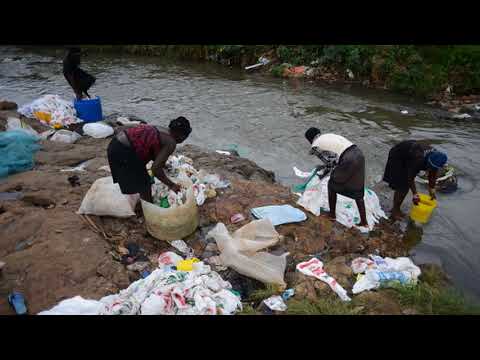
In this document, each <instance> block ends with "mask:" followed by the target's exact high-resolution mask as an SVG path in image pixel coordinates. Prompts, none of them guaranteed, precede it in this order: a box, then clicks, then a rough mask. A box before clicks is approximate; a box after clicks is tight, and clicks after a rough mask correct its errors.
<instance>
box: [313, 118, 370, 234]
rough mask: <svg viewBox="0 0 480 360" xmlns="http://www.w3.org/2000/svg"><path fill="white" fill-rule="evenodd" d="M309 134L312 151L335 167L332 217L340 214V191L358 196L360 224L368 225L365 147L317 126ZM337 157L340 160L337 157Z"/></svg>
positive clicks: (330, 195) (331, 183)
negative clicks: (361, 148)
mask: <svg viewBox="0 0 480 360" xmlns="http://www.w3.org/2000/svg"><path fill="white" fill-rule="evenodd" d="M305 137H306V138H307V140H308V141H309V142H310V143H311V144H312V152H311V153H312V154H314V155H317V157H318V158H319V159H320V160H322V161H323V162H325V163H326V164H327V167H328V166H330V167H334V168H333V171H332V173H331V175H330V180H329V182H328V205H329V207H330V214H329V216H330V218H331V219H335V218H336V215H335V213H336V206H337V194H340V195H343V196H346V197H349V198H351V199H354V200H355V202H356V203H357V207H358V211H359V213H360V222H359V223H358V224H356V225H357V226H362V227H368V223H367V215H366V211H365V202H364V201H363V197H364V194H365V157H364V156H363V153H362V151H361V150H360V149H359V148H358V147H357V146H356V145H355V144H353V143H352V142H350V141H349V140H348V139H346V138H344V137H343V136H340V135H336V134H323V135H322V134H321V132H320V130H319V129H317V128H314V127H312V128H310V129H308V130H307V131H306V133H305ZM333 159H336V160H338V161H335V160H333Z"/></svg>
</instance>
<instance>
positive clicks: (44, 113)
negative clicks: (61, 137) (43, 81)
mask: <svg viewBox="0 0 480 360" xmlns="http://www.w3.org/2000/svg"><path fill="white" fill-rule="evenodd" d="M18 112H19V113H20V114H22V115H24V116H26V117H29V118H36V119H37V120H39V121H40V122H42V123H43V124H45V125H49V126H51V127H53V128H62V127H67V126H69V125H71V124H75V123H78V122H82V120H80V119H79V118H77V116H76V110H75V108H74V107H73V104H72V103H70V102H68V101H66V100H63V99H62V98H61V97H60V96H58V95H44V96H42V97H40V98H39V99H37V100H35V101H33V102H31V103H30V104H26V105H24V106H22V107H20V108H19V109H18Z"/></svg>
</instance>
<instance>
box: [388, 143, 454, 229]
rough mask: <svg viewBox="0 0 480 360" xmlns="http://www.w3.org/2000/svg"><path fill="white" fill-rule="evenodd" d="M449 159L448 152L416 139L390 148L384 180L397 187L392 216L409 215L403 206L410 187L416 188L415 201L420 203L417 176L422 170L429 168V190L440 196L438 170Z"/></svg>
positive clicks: (414, 191)
mask: <svg viewBox="0 0 480 360" xmlns="http://www.w3.org/2000/svg"><path fill="white" fill-rule="evenodd" d="M447 160H448V157H447V155H446V154H445V153H443V152H441V151H437V150H435V149H434V148H432V147H431V146H428V145H424V144H421V143H419V142H418V141H415V140H405V141H402V142H400V143H399V144H397V145H395V146H394V147H392V148H391V149H390V152H389V153H388V161H387V165H386V166H385V173H384V175H383V181H385V182H387V183H388V184H389V186H390V188H392V189H393V190H394V191H395V193H394V196H393V207H392V214H391V219H392V220H399V219H401V218H402V217H404V216H405V214H404V213H402V212H401V210H400V207H401V206H402V203H403V200H404V199H405V196H406V195H407V193H408V190H409V189H410V190H412V194H413V199H412V200H413V203H414V204H418V203H419V201H420V196H419V195H418V193H417V188H416V186H415V177H416V176H417V175H418V173H419V172H420V171H421V170H425V171H428V190H429V193H430V196H431V198H432V199H435V198H436V195H435V185H436V182H437V176H438V170H439V169H441V168H442V167H443V166H444V165H445V164H446V163H447Z"/></svg>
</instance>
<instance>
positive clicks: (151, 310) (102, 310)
mask: <svg viewBox="0 0 480 360" xmlns="http://www.w3.org/2000/svg"><path fill="white" fill-rule="evenodd" d="M166 255H168V254H166ZM174 255H175V254H174ZM179 259H181V260H183V259H182V258H181V257H179V256H178V255H175V256H174V257H172V256H171V254H170V255H168V256H163V257H160V258H159V260H160V261H159V268H158V269H156V270H154V271H153V272H152V273H151V274H150V275H148V276H147V277H146V278H144V279H140V280H137V281H135V282H133V283H132V284H130V286H129V287H128V288H127V289H124V290H122V291H120V292H119V293H118V294H114V295H109V296H105V297H103V298H102V299H100V300H99V301H95V300H84V299H82V298H80V297H75V298H72V299H68V300H64V301H62V302H60V303H59V304H58V305H56V306H54V307H53V308H52V309H50V310H47V311H42V312H40V313H39V315H67V314H68V315H70V314H86V313H88V314H96V315H231V314H234V313H235V312H236V311H237V310H241V309H242V303H241V301H240V298H239V297H238V296H236V295H235V294H234V293H233V292H232V291H231V284H230V283H229V282H228V281H224V280H223V279H222V277H221V276H220V275H219V274H218V273H216V272H214V271H211V269H210V266H208V265H205V264H204V263H203V262H198V263H195V264H194V269H193V271H189V272H183V271H177V270H172V267H171V266H170V265H172V264H171V262H172V261H175V260H179Z"/></svg>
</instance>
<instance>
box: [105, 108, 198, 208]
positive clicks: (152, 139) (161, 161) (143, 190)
mask: <svg viewBox="0 0 480 360" xmlns="http://www.w3.org/2000/svg"><path fill="white" fill-rule="evenodd" d="M191 132H192V128H191V127H190V122H189V121H188V120H187V119H186V118H184V117H179V118H177V119H175V120H172V121H171V122H170V125H169V126H168V129H166V128H163V127H157V126H152V125H143V124H142V125H138V126H135V127H130V128H126V129H123V130H121V131H119V132H118V133H117V134H116V136H115V137H114V138H113V139H112V141H111V142H110V145H109V146H108V150H107V154H108V162H109V164H110V169H111V171H112V177H113V182H114V183H118V184H119V185H120V189H121V190H122V193H123V194H140V197H141V198H142V199H143V200H145V201H148V202H152V182H151V178H150V176H149V174H148V172H147V169H146V164H147V163H149V162H150V161H153V166H152V172H153V175H154V176H155V177H156V178H157V179H159V180H160V181H161V182H163V183H164V184H165V185H167V186H168V187H169V188H170V190H173V191H175V192H179V191H180V186H179V185H177V184H175V183H173V182H172V181H170V179H169V178H168V177H167V176H166V175H165V172H164V170H163V169H164V167H165V163H166V161H167V159H168V157H169V156H170V155H171V154H172V153H173V152H174V151H175V148H176V146H177V144H180V143H182V142H184V141H185V140H186V139H187V138H188V136H189V135H190V133H191Z"/></svg>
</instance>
